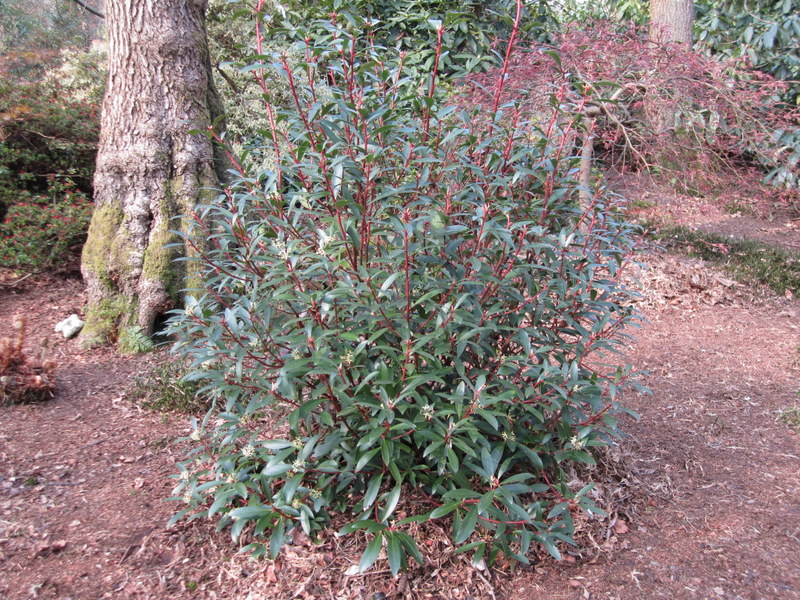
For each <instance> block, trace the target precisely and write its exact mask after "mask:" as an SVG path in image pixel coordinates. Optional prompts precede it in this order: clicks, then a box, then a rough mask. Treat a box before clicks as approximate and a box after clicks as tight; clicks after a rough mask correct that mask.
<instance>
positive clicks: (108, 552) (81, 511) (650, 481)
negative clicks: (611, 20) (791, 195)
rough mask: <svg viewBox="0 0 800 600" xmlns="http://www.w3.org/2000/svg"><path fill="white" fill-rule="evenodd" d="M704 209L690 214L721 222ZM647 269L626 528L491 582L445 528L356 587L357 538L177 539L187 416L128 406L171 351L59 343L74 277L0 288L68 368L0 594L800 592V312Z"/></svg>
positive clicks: (15, 520) (1, 480) (741, 595)
mask: <svg viewBox="0 0 800 600" xmlns="http://www.w3.org/2000/svg"><path fill="white" fill-rule="evenodd" d="M673 208H674V209H675V210H678V211H680V205H679V204H676V205H674V206H673ZM712 208H713V209H714V210H717V209H718V207H712ZM709 210H710V209H709ZM687 214H688V213H687ZM702 214H703V211H702V210H700V209H697V210H695V211H694V212H693V213H691V214H690V215H689V216H685V218H686V220H687V222H692V221H694V223H695V224H697V225H701V226H707V224H708V222H717V221H714V219H711V218H709V220H708V222H702V223H701V222H699V221H702V219H700V218H699V217H698V215H702ZM706 214H710V213H706ZM715 214H716V215H717V216H719V215H720V214H722V213H719V212H717V213H715ZM787 216H789V217H791V214H789V213H787ZM764 217H765V216H764V215H763V214H762V215H760V216H759V215H751V216H748V217H747V218H748V219H753V220H755V221H756V222H755V223H754V224H752V226H751V224H748V226H747V233H752V232H753V231H759V230H760V229H759V228H764V229H769V228H773V227H779V228H780V236H779V237H780V241H782V242H786V241H788V242H789V244H791V243H794V241H795V240H796V239H797V238H796V237H792V236H793V235H795V231H794V230H793V229H792V227H787V226H785V225H784V221H783V220H777V221H776V220H773V221H770V220H768V219H767V218H764ZM733 219H737V218H733ZM738 219H740V220H739V221H736V223H737V224H738V223H743V221H741V217H738ZM725 220H732V219H727V218H726V219H725ZM788 222H795V221H791V220H790V221H788ZM748 223H749V221H748ZM784 227H785V228H786V229H788V230H791V233H790V234H789V235H788V237H789V238H790V239H787V236H785V235H783V234H784V229H783V228H784ZM775 240H776V241H779V240H778V238H777V237H776V238H775ZM646 261H647V262H648V263H650V265H651V267H652V268H651V269H650V270H649V271H644V272H642V273H640V274H639V279H640V281H641V286H642V289H643V294H642V299H641V301H640V307H641V309H642V311H643V314H644V316H645V317H646V319H647V322H646V323H644V324H643V326H642V328H641V329H640V330H639V331H638V332H636V337H637V343H636V345H635V346H634V347H633V348H631V350H630V354H629V358H630V360H632V361H633V362H634V364H635V365H636V366H637V367H638V368H639V369H642V370H645V371H647V372H648V373H649V374H648V375H647V377H646V379H645V382H644V383H646V385H647V386H649V388H650V389H651V391H652V393H651V394H647V395H645V394H642V395H636V394H629V396H628V397H627V399H626V405H627V406H629V407H630V408H632V409H633V410H635V411H637V412H638V413H639V415H640V418H639V420H638V421H634V420H632V419H631V420H630V421H629V422H628V423H627V424H626V427H625V429H626V431H627V432H628V437H627V438H626V439H625V440H624V441H623V443H622V445H621V446H620V448H618V449H617V450H616V451H615V452H616V455H615V457H614V460H612V461H611V464H612V466H613V468H616V469H617V473H616V474H615V475H614V477H610V478H608V479H607V481H608V483H607V486H606V488H605V489H601V490H600V492H601V493H602V494H604V498H605V499H606V500H607V501H608V506H609V507H610V508H611V518H610V520H609V521H607V522H604V523H598V524H594V525H593V527H591V528H587V530H586V531H585V533H584V535H583V538H582V539H583V542H584V544H585V546H584V548H583V549H582V550H574V551H571V552H568V553H567V554H566V558H565V560H563V561H562V562H555V561H553V560H551V559H547V558H545V557H544V556H542V557H540V558H538V559H537V560H536V561H534V564H533V565H531V566H525V567H521V566H516V567H515V566H512V565H508V564H505V563H501V564H500V565H498V566H497V567H494V568H491V569H483V570H478V569H474V568H472V567H471V566H469V562H468V561H467V559H466V558H464V557H453V556H452V548H451V547H450V546H449V543H448V541H447V532H445V531H441V532H438V533H437V532H429V534H428V535H429V539H427V540H425V541H424V542H423V546H424V548H425V551H426V556H427V557H428V560H429V561H430V562H429V564H427V565H425V566H424V567H417V568H414V569H412V570H411V571H409V573H408V574H407V575H405V576H402V577H400V578H398V579H394V578H392V577H391V575H390V574H389V573H388V569H385V561H379V563H378V569H384V570H378V571H377V572H375V573H368V574H365V575H355V576H348V575H346V574H345V571H346V570H347V568H348V567H349V566H351V565H352V564H353V563H354V562H357V560H358V557H359V553H360V550H361V549H363V540H360V539H358V538H352V539H351V538H350V537H348V538H342V539H340V538H335V537H333V536H332V535H331V536H328V537H326V538H324V539H323V540H322V542H321V544H319V545H313V544H311V543H310V542H309V541H308V540H307V539H303V537H302V536H299V537H296V538H295V540H294V544H293V545H292V546H290V547H289V548H288V549H287V551H286V552H285V553H284V554H283V555H282V556H281V557H280V558H279V559H278V560H277V561H275V562H272V561H262V562H258V563H255V562H252V561H250V560H249V559H248V558H246V557H243V556H239V555H236V554H235V552H236V548H234V547H233V546H232V545H231V544H230V541H229V540H230V538H229V537H228V536H227V534H226V533H225V532H222V533H216V532H215V531H214V525H213V524H211V523H203V522H193V523H188V524H180V525H178V526H176V527H173V528H171V529H166V528H165V524H166V522H167V520H168V519H169V517H170V516H171V514H172V513H173V512H174V511H175V510H176V509H177V505H175V504H174V503H169V502H167V501H166V500H165V499H166V498H168V497H169V495H170V490H171V489H172V481H171V480H170V479H169V475H171V474H173V473H175V472H176V469H175V466H174V465H175V462H176V461H177V460H180V459H181V458H182V452H183V451H182V449H181V447H180V446H179V445H177V444H176V443H174V440H175V439H176V438H177V437H179V436H181V435H185V434H186V432H187V431H188V421H187V418H186V417H182V416H163V415H158V414H154V413H152V412H147V411H144V410H142V409H141V408H140V407H139V405H138V404H137V403H136V402H134V401H131V400H128V399H126V397H125V392H126V390H129V389H130V388H131V386H132V384H133V382H134V380H135V379H136V378H137V377H139V376H142V375H143V374H145V373H147V372H148V371H149V370H150V369H151V368H152V366H153V365H154V364H156V363H157V362H158V361H163V360H165V357H164V356H163V355H161V354H151V355H145V356H136V357H121V356H118V355H116V354H114V353H113V352H111V351H109V350H102V349H101V350H91V351H89V350H82V349H81V347H80V345H79V342H78V341H76V340H70V341H66V340H63V339H59V337H57V336H56V335H55V334H54V333H53V327H54V326H55V324H56V323H57V322H58V321H60V320H61V319H63V318H65V317H66V316H68V315H69V314H70V313H71V312H78V313H80V310H81V308H82V306H83V304H84V298H83V288H82V284H81V282H80V281H79V280H77V279H69V278H66V279H65V278H63V277H53V276H39V277H36V278H30V279H29V280H26V281H25V282H23V283H21V284H19V285H17V286H14V287H0V336H4V335H10V334H11V328H12V321H13V317H14V316H15V315H23V316H25V317H26V319H27V322H28V330H29V347H30V350H31V351H32V352H34V351H38V349H37V348H38V346H39V345H40V343H41V341H42V340H44V339H46V338H49V340H50V347H49V353H50V355H51V356H53V357H54V358H55V359H56V361H57V363H58V370H57V376H58V389H57V393H56V396H55V397H54V398H53V399H52V400H50V401H48V402H45V403H40V404H36V405H27V406H5V407H0V598H1V599H4V600H22V599H30V598H58V599H61V600H66V599H68V598H71V599H73V600H78V599H96V598H153V599H159V600H167V599H172V598H198V599H199V598H202V599H206V598H208V599H211V598H233V599H240V598H241V599H249V598H252V599H256V598H263V599H270V600H271V599H275V600H277V599H286V600H293V599H295V598H304V599H311V598H313V599H316V598H325V599H333V600H340V599H346V598H360V599H370V600H380V599H381V598H385V599H389V598H407V599H418V598H442V599H445V598H447V599H450V598H453V599H456V598H458V599H467V598H472V599H474V600H479V599H484V598H491V599H492V600H499V599H501V598H516V599H518V600H559V599H569V600H572V599H575V600H578V599H601V598H602V599H608V600H612V599H618V600H624V599H631V600H633V599H649V598H671V599H676V600H689V599H709V600H717V599H743V600H761V599H764V600H767V599H769V600H772V599H786V600H789V599H795V598H797V599H800V434H799V433H798V431H797V429H796V428H793V427H792V426H791V425H790V424H787V423H785V422H783V421H782V420H781V419H780V415H781V414H782V411H784V410H785V409H787V408H789V407H792V406H797V405H798V403H800V398H799V397H798V395H797V394H798V390H800V377H798V376H799V375H800V304H799V303H798V302H797V301H795V300H791V299H787V298H782V297H781V298H779V297H775V296H774V295H772V294H770V293H769V292H765V291H763V290H752V289H748V288H747V287H746V286H744V285H742V284H739V283H736V282H733V281H732V280H730V279H728V278H727V277H726V276H725V275H724V274H722V273H719V272H716V271H714V270H712V269H710V268H708V267H707V266H706V265H705V264H703V263H702V262H701V261H696V260H689V259H685V258H680V257H674V256H669V255H661V254H656V253H651V254H649V255H648V257H647V258H646ZM601 488H602V486H601ZM381 565H383V566H381Z"/></svg>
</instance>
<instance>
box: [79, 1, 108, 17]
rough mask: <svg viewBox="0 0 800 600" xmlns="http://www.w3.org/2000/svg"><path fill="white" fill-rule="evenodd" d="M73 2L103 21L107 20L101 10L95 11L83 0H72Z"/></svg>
mask: <svg viewBox="0 0 800 600" xmlns="http://www.w3.org/2000/svg"><path fill="white" fill-rule="evenodd" d="M72 1H73V2H74V3H75V4H77V5H78V6H80V7H82V8H84V9H85V10H87V11H89V12H90V13H92V14H93V15H94V16H95V17H100V18H101V19H105V18H106V16H105V15H104V14H103V13H101V12H100V11H99V10H95V9H94V8H92V7H91V6H87V5H86V4H84V3H83V2H82V1H81V0H72Z"/></svg>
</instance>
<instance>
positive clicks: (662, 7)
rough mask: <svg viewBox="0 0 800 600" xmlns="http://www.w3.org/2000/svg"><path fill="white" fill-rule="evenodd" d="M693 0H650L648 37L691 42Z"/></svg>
mask: <svg viewBox="0 0 800 600" xmlns="http://www.w3.org/2000/svg"><path fill="white" fill-rule="evenodd" d="M693 21H694V2H693V0H650V39H651V40H652V41H653V42H657V43H664V42H679V43H682V44H691V43H692V23H693Z"/></svg>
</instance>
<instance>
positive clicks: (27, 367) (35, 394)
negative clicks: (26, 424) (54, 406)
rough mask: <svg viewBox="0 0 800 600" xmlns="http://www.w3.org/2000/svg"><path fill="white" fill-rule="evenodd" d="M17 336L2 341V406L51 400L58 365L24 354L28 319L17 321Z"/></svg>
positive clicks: (0, 403)
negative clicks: (26, 320)
mask: <svg viewBox="0 0 800 600" xmlns="http://www.w3.org/2000/svg"><path fill="white" fill-rule="evenodd" d="M14 329H15V333H14V335H13V337H10V338H0V406H4V405H6V404H26V403H28V402H40V401H43V400H49V399H50V398H52V397H53V395H54V392H55V387H56V386H55V377H54V372H55V363H53V362H52V361H50V360H47V359H45V357H44V354H45V352H46V348H45V347H44V346H43V347H42V353H41V356H31V355H30V354H28V353H27V352H25V348H24V344H25V319H24V318H22V317H15V318H14Z"/></svg>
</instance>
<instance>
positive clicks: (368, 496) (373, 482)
mask: <svg viewBox="0 0 800 600" xmlns="http://www.w3.org/2000/svg"><path fill="white" fill-rule="evenodd" d="M382 481H383V473H378V474H377V475H375V476H374V477H373V478H372V479H370V482H369V485H368V486H367V491H366V493H365V494H364V501H363V509H364V510H367V509H368V508H369V507H370V506H372V504H373V502H375V498H377V497H378V491H379V490H380V487H381V482H382Z"/></svg>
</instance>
